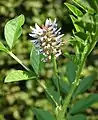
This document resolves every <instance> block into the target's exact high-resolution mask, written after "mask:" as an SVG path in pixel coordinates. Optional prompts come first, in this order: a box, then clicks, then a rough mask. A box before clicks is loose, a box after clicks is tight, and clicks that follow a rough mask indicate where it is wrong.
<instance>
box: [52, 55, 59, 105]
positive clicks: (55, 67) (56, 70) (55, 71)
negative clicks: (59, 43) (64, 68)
mask: <svg viewBox="0 0 98 120" xmlns="http://www.w3.org/2000/svg"><path fill="white" fill-rule="evenodd" d="M53 66H54V73H55V75H56V77H57V90H58V93H59V96H60V81H59V80H60V78H59V75H58V69H57V63H56V57H55V56H54V55H53ZM59 102H60V103H61V98H60V99H59Z"/></svg>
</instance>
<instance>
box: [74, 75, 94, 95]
mask: <svg viewBox="0 0 98 120" xmlns="http://www.w3.org/2000/svg"><path fill="white" fill-rule="evenodd" d="M93 80H94V76H88V77H86V78H84V79H83V80H81V82H80V84H79V86H78V87H77V89H76V91H75V93H74V96H76V95H78V94H80V93H83V92H85V91H86V90H87V89H89V88H90V87H91V85H92V83H93Z"/></svg>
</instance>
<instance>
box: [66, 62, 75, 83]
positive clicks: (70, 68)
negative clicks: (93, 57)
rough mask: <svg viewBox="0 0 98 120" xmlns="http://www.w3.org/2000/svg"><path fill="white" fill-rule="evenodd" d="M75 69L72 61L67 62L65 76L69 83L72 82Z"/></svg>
mask: <svg viewBox="0 0 98 120" xmlns="http://www.w3.org/2000/svg"><path fill="white" fill-rule="evenodd" d="M76 69H77V67H76V65H75V64H74V63H73V62H72V61H70V62H68V64H67V77H68V80H69V82H70V83H72V82H73V81H74V79H75V76H76Z"/></svg>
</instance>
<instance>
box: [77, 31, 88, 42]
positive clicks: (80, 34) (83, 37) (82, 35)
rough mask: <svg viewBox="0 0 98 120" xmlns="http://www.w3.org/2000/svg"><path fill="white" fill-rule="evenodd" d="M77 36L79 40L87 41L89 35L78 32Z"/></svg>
mask: <svg viewBox="0 0 98 120" xmlns="http://www.w3.org/2000/svg"><path fill="white" fill-rule="evenodd" d="M75 35H76V36H78V37H79V38H81V39H83V40H86V39H87V34H86V33H84V32H76V33H75Z"/></svg>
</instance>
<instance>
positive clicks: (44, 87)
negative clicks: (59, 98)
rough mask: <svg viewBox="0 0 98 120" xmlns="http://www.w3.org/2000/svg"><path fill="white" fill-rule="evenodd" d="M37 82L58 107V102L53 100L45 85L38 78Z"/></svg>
mask: <svg viewBox="0 0 98 120" xmlns="http://www.w3.org/2000/svg"><path fill="white" fill-rule="evenodd" d="M37 82H38V83H39V84H40V86H41V87H42V88H43V89H44V90H45V91H46V93H47V94H48V95H49V97H50V98H51V100H52V101H53V102H54V104H55V106H56V107H58V106H59V105H58V103H57V102H56V101H55V99H54V98H53V96H52V95H51V93H50V92H49V91H48V90H47V87H46V86H45V85H44V84H42V83H41V82H40V81H39V80H37Z"/></svg>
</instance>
